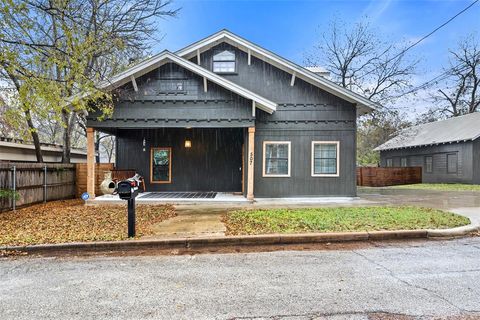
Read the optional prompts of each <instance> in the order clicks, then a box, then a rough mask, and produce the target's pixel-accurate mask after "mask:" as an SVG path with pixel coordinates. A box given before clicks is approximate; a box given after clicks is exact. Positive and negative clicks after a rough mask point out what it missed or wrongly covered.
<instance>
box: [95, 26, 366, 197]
mask: <svg viewBox="0 0 480 320" xmlns="http://www.w3.org/2000/svg"><path fill="white" fill-rule="evenodd" d="M313 71H314V72H312V71H309V70H307V69H306V68H303V67H301V66H299V65H297V64H294V63H292V62H290V61H288V60H286V59H284V58H282V57H280V56H278V55H276V54H274V53H272V52H270V51H267V50H265V49H263V48H261V47H259V46H258V45H256V44H253V43H251V42H249V41H247V40H245V39H243V38H241V37H239V36H237V35H235V34H233V33H231V32H229V31H227V30H222V31H220V32H217V33H215V34H213V35H211V36H209V37H207V38H205V39H203V40H200V41H198V42H195V43H193V44H191V45H189V46H187V47H186V48H183V49H181V50H179V51H177V52H175V53H172V52H169V51H164V52H162V53H160V54H158V55H155V56H153V57H151V58H149V59H147V60H145V61H143V62H141V63H139V64H137V65H135V66H133V67H131V68H129V69H128V70H126V71H124V72H122V73H121V74H119V75H117V76H115V77H113V78H112V79H109V81H107V82H105V83H104V84H103V87H104V88H105V89H106V90H112V92H114V93H115V97H116V102H115V106H114V112H113V115H112V116H111V117H110V118H108V119H105V120H103V121H100V120H97V117H96V114H94V113H92V114H90V115H89V116H88V119H87V120H88V121H87V127H88V130H87V135H88V137H93V132H94V130H100V131H103V132H108V133H112V134H114V135H116V137H117V139H116V141H117V146H116V155H117V156H116V167H117V168H118V169H134V170H136V171H137V172H138V173H140V174H141V175H143V176H144V177H145V180H146V187H147V191H175V192H178V191H216V192H238V193H243V195H244V196H246V197H247V198H248V199H253V198H254V197H256V198H261V197H263V198H265V197H303V196H306V197H312V196H355V195H356V177H355V167H356V160H355V159H356V119H357V116H358V115H362V114H365V113H369V112H371V111H372V110H373V109H374V108H375V104H374V103H372V102H371V101H370V100H368V99H366V98H364V97H362V96H360V95H358V94H355V93H353V92H351V91H349V90H346V89H344V88H342V87H340V86H338V85H336V84H334V83H333V82H331V81H329V80H327V79H326V78H324V77H323V76H322V75H325V74H326V72H325V70H323V69H321V68H315V69H313ZM91 139H92V138H91ZM91 141H93V140H91ZM90 148H91V144H90V147H89V150H91V149H90ZM89 152H90V153H91V152H92V151H89ZM92 158H93V157H90V158H89V159H92ZM89 168H90V169H89V170H94V166H93V165H91V166H89ZM90 176H92V177H93V176H94V175H93V174H92V172H90ZM89 186H90V189H89V193H91V194H92V193H94V190H92V188H94V184H93V182H92V183H90V184H89Z"/></svg>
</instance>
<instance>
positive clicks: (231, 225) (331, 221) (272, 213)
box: [223, 207, 470, 235]
mask: <svg viewBox="0 0 480 320" xmlns="http://www.w3.org/2000/svg"><path fill="white" fill-rule="evenodd" d="M223 221H224V223H225V225H226V228H227V231H226V234H227V235H255V234H268V233H308V232H353V231H378V230H415V229H445V228H453V227H459V226H463V225H467V224H469V223H470V221H469V219H468V218H465V217H462V216H459V215H456V214H454V213H450V212H444V211H440V210H435V209H429V208H418V207H342V208H308V209H260V210H238V211H233V212H230V213H227V214H226V215H225V216H224V217H223Z"/></svg>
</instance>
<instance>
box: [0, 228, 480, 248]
mask: <svg viewBox="0 0 480 320" xmlns="http://www.w3.org/2000/svg"><path fill="white" fill-rule="evenodd" d="M477 230H480V225H478V224H475V225H468V226H464V227H459V228H453V229H444V230H395V231H370V232H337V233H306V234H268V235H253V236H225V237H202V238H177V239H158V240H122V241H97V242H72V243H59V244H39V245H27V246H3V247H0V251H20V252H28V253H55V252H62V251H83V252H102V251H123V250H125V251H127V250H146V249H149V250H175V249H204V250H208V249H210V248H218V247H223V248H228V247H239V246H278V245H294V244H297V245H300V244H313V243H332V242H353V241H379V240H408V239H422V238H423V239H427V238H439V237H459V236H464V235H467V234H469V233H470V232H473V231H477Z"/></svg>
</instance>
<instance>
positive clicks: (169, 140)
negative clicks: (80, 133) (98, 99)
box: [87, 127, 255, 203]
mask: <svg viewBox="0 0 480 320" xmlns="http://www.w3.org/2000/svg"><path fill="white" fill-rule="evenodd" d="M95 130H99V131H103V132H109V133H110V134H115V136H116V147H115V149H116V160H115V169H117V170H128V171H135V172H137V173H138V174H140V175H141V176H142V177H143V178H144V184H145V191H146V192H143V193H141V194H140V195H139V196H138V197H137V199H138V202H145V203H148V202H158V201H162V202H163V201H165V202H179V203H182V202H192V201H194V202H205V201H209V202H237V201H247V199H248V200H253V197H254V196H253V180H254V179H253V170H254V168H253V165H254V161H253V157H254V145H253V144H254V134H255V128H254V127H250V128H242V127H235V128H191V127H182V128H177V127H172V128H141V129H140V128H135V129H134V128H127V129H115V130H112V129H111V128H95V129H94V128H88V130H87V141H88V148H87V149H88V150H87V153H88V157H87V160H88V161H87V180H88V181H87V192H88V193H89V195H90V199H91V200H94V199H95V202H97V203H111V202H116V201H119V199H118V197H117V196H111V195H101V194H100V192H99V191H98V190H95V183H94V179H93V177H95V162H94V161H95V156H94V154H95V150H94V135H95ZM247 155H249V156H248V157H247ZM141 189H143V188H141ZM96 195H99V196H98V197H96Z"/></svg>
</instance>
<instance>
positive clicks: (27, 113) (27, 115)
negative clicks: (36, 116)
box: [25, 109, 43, 163]
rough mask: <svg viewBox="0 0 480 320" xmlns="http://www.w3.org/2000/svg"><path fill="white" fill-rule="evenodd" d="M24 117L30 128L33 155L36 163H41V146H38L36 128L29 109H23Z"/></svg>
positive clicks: (38, 139) (38, 140)
mask: <svg viewBox="0 0 480 320" xmlns="http://www.w3.org/2000/svg"><path fill="white" fill-rule="evenodd" d="M25 118H26V119H27V124H28V128H29V129H30V130H29V131H30V133H31V135H32V140H33V145H34V146H35V156H36V157H37V162H38V163H43V155H42V148H41V146H40V138H39V137H38V132H37V129H36V128H35V125H34V124H33V121H32V116H31V114H30V110H29V109H26V110H25Z"/></svg>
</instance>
